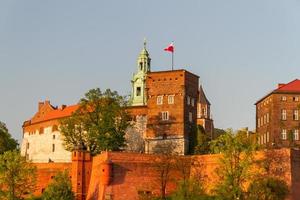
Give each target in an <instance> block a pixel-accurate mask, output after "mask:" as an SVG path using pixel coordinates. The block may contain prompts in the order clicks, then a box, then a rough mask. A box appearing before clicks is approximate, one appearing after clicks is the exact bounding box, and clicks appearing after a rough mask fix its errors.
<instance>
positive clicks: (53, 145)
mask: <svg viewBox="0 0 300 200" xmlns="http://www.w3.org/2000/svg"><path fill="white" fill-rule="evenodd" d="M54 151H55V144H52V152H54Z"/></svg>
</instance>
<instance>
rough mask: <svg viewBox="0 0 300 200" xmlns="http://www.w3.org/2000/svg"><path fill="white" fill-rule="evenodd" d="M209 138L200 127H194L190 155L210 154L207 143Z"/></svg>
mask: <svg viewBox="0 0 300 200" xmlns="http://www.w3.org/2000/svg"><path fill="white" fill-rule="evenodd" d="M210 141H211V138H210V137H209V136H208V135H207V134H206V133H205V130H204V128H203V127H202V126H201V125H198V126H194V127H193V130H192V134H191V144H190V153H191V154H207V153H209V152H210V148H209V142H210Z"/></svg>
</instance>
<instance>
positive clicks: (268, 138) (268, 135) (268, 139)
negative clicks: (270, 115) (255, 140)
mask: <svg viewBox="0 0 300 200" xmlns="http://www.w3.org/2000/svg"><path fill="white" fill-rule="evenodd" d="M269 141H270V134H269V132H267V142H269Z"/></svg>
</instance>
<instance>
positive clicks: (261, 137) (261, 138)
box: [260, 135, 264, 144]
mask: <svg viewBox="0 0 300 200" xmlns="http://www.w3.org/2000/svg"><path fill="white" fill-rule="evenodd" d="M263 143H264V136H263V135H261V136H260V144H263Z"/></svg>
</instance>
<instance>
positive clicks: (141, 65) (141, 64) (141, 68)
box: [140, 62, 143, 70]
mask: <svg viewBox="0 0 300 200" xmlns="http://www.w3.org/2000/svg"><path fill="white" fill-rule="evenodd" d="M140 70H143V63H142V62H140Z"/></svg>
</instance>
